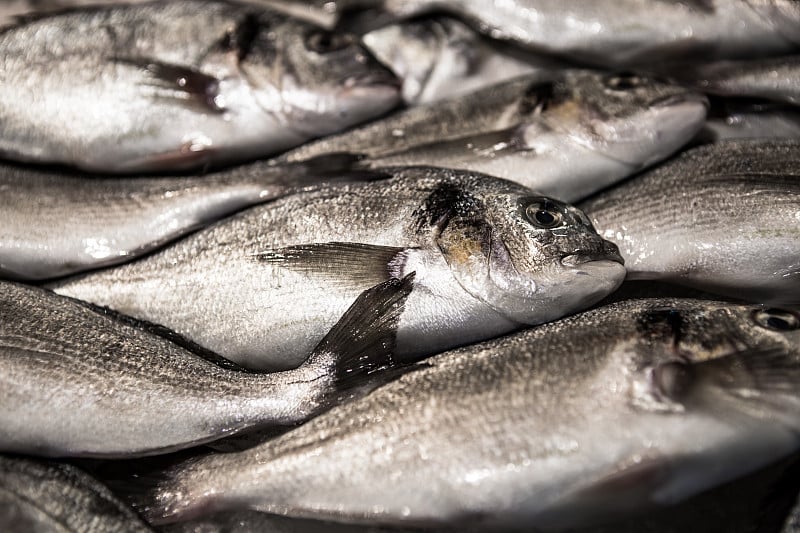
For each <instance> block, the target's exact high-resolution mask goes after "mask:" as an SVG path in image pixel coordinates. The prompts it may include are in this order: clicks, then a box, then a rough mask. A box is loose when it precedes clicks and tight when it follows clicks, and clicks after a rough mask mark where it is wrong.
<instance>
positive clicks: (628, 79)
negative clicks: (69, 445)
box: [605, 72, 643, 91]
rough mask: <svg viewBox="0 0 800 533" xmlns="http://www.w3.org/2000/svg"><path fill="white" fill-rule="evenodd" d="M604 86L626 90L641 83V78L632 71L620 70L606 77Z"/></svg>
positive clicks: (616, 89)
mask: <svg viewBox="0 0 800 533" xmlns="http://www.w3.org/2000/svg"><path fill="white" fill-rule="evenodd" d="M605 81H606V87H608V88H609V89H613V90H615V91H628V90H630V89H635V88H637V87H639V86H640V85H642V82H643V79H642V78H641V77H640V76H638V75H636V74H634V73H633V72H620V73H619V74H615V75H612V76H609V77H607V78H606V80H605Z"/></svg>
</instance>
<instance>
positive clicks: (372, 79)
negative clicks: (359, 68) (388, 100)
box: [345, 70, 403, 92]
mask: <svg viewBox="0 0 800 533" xmlns="http://www.w3.org/2000/svg"><path fill="white" fill-rule="evenodd" d="M345 86H346V87H387V88H390V89H394V90H397V91H398V92H399V91H400V90H401V89H402V88H403V80H401V79H400V78H398V77H397V76H395V75H394V74H392V72H391V71H389V70H386V71H378V72H371V73H369V74H365V75H364V76H359V77H353V78H348V79H347V80H345Z"/></svg>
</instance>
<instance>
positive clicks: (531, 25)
mask: <svg viewBox="0 0 800 533" xmlns="http://www.w3.org/2000/svg"><path fill="white" fill-rule="evenodd" d="M283 1H284V2H291V1H292V0H283ZM294 3H296V4H301V5H305V6H306V9H307V10H313V11H315V12H317V13H319V17H320V19H325V20H336V19H338V20H339V22H340V23H343V24H346V23H347V22H348V19H349V18H350V15H351V12H358V11H359V10H362V9H365V8H369V9H372V10H373V11H374V13H370V14H369V16H363V15H362V16H361V17H360V18H359V24H360V25H363V24H364V23H367V24H368V23H369V21H370V20H371V19H372V20H375V21H377V23H378V24H385V23H386V18H387V17H386V16H380V13H385V14H386V15H388V17H390V18H394V19H395V20H397V19H402V18H408V17H413V16H417V15H422V14H427V13H431V12H439V13H441V12H444V13H447V14H452V15H455V16H458V17H459V18H461V19H463V20H465V21H467V22H469V23H470V24H471V25H472V26H473V27H474V28H475V29H477V30H479V31H482V32H484V33H486V34H487V35H489V36H490V37H492V38H494V39H501V40H510V41H513V42H515V43H516V44H518V45H520V46H523V47H527V48H529V49H531V50H533V51H535V52H539V53H541V52H545V53H549V54H554V55H560V56H564V57H568V58H572V59H576V60H580V61H584V62H588V63H592V64H596V65H602V66H613V67H620V66H626V67H627V66H632V65H642V66H646V65H647V66H650V65H652V64H653V62H654V61H662V60H665V59H674V58H692V57H696V56H697V55H702V56H703V57H704V58H706V59H708V58H733V57H741V56H744V57H755V56H763V55H768V54H780V53H788V52H791V51H793V50H796V49H797V47H798V45H799V44H800V6H798V4H797V2H795V1H794V0H686V1H675V0H592V1H590V2H589V1H586V0H502V1H501V0H294ZM734 28H735V31H734V30H733V29H734Z"/></svg>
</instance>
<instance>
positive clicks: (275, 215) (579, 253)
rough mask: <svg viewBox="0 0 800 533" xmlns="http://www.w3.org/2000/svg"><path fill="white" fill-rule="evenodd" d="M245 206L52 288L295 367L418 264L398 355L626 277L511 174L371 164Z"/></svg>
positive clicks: (566, 213)
mask: <svg viewBox="0 0 800 533" xmlns="http://www.w3.org/2000/svg"><path fill="white" fill-rule="evenodd" d="M381 174H382V175H383V176H385V177H386V179H385V180H382V181H380V182H377V181H375V182H361V183H358V182H356V183H352V184H335V185H330V186H329V187H322V188H319V189H315V190H313V191H308V192H301V193H297V194H293V195H290V196H287V197H284V198H282V199H278V200H276V201H274V202H271V203H269V204H264V205H260V206H256V207H253V208H250V209H248V210H246V211H243V212H241V213H239V214H237V215H234V216H232V217H230V218H228V219H225V220H222V221H220V222H218V223H217V224H215V225H214V226H211V227H210V228H207V229H205V230H203V231H200V232H198V233H195V234H193V235H191V236H189V237H187V238H185V239H183V240H181V241H179V242H177V243H175V244H173V245H171V246H169V247H167V248H164V249H162V250H161V251H159V252H157V253H155V254H152V255H149V256H147V257H144V258H142V259H140V260H138V261H135V262H133V263H128V264H124V265H120V266H117V267H114V268H109V269H105V270H100V271H96V272H92V273H88V274H85V275H81V276H77V277H75V278H69V279H66V280H63V281H60V282H56V283H53V284H51V285H50V286H51V287H52V288H53V289H54V290H55V291H56V292H58V293H60V294H63V295H67V296H71V297H74V298H79V299H81V300H85V301H89V302H92V303H94V304H97V305H102V306H107V307H110V308H112V309H114V310H116V311H119V312H121V313H124V314H127V315H130V316H133V317H136V318H139V319H143V320H147V321H150V322H155V323H157V324H161V325H163V326H166V327H168V328H170V329H172V330H175V331H176V332H178V333H180V334H182V335H185V336H186V337H188V338H189V339H191V340H192V341H194V342H196V343H197V344H199V345H201V346H203V347H205V348H208V349H210V350H212V351H214V352H216V353H218V354H220V355H222V356H223V357H226V358H228V359H230V360H232V361H235V362H237V363H239V364H240V365H242V366H245V367H248V368H254V369H264V370H276V369H286V368H293V367H295V366H297V365H299V364H300V363H301V362H302V361H303V360H305V358H306V357H307V356H308V353H309V352H310V351H311V350H312V349H313V347H314V346H315V345H316V344H317V343H318V342H319V341H320V339H322V337H323V336H324V335H325V333H326V332H327V331H328V330H329V329H330V328H331V327H332V326H333V325H334V322H335V317H338V316H341V315H342V313H344V311H345V310H346V309H347V307H348V306H349V305H350V303H351V302H352V301H353V299H354V298H355V297H356V296H358V294H360V293H361V292H362V291H363V290H365V289H367V288H369V287H371V286H373V285H376V284H377V283H380V282H382V281H385V280H386V279H389V278H391V277H403V276H405V275H407V274H410V273H411V272H416V277H415V279H414V291H413V292H412V294H411V296H410V297H409V300H408V303H407V305H406V306H405V311H404V312H403V314H402V316H401V319H400V326H399V331H398V339H397V348H396V350H397V352H396V354H397V356H398V357H400V358H404V359H405V358H417V357H422V356H426V355H430V354H431V353H435V352H437V351H441V350H443V349H446V348H450V347H452V346H455V345H460V344H465V343H469V342H473V341H477V340H482V339H485V338H489V337H494V336H496V335H499V334H502V333H505V332H508V331H511V330H513V329H516V328H518V327H520V326H521V325H523V324H538V323H541V322H545V321H548V320H554V319H556V318H559V317H561V316H563V315H564V314H567V313H570V312H574V311H576V310H578V309H582V308H585V307H587V306H590V305H592V304H593V303H595V302H597V301H599V300H600V299H601V298H603V297H604V296H605V295H607V294H608V293H610V292H612V291H613V290H614V289H616V288H617V286H618V285H619V284H620V283H621V282H622V279H623V278H624V277H625V268H624V267H623V266H622V264H621V260H620V258H619V255H618V252H617V250H616V247H615V246H614V245H611V244H610V243H608V242H606V241H604V240H603V239H601V238H600V237H599V236H598V235H597V234H596V233H595V231H594V228H592V226H591V225H590V224H589V222H588V219H587V218H586V217H585V215H584V214H583V213H581V212H580V211H578V210H577V209H575V208H574V207H572V206H569V205H567V204H564V203H562V202H559V201H557V200H553V199H551V198H547V197H544V196H541V195H540V194H538V193H536V192H533V191H531V190H529V189H527V188H525V187H522V186H521V185H517V184H515V183H512V182H509V181H505V180H501V179H498V178H493V177H491V176H487V175H484V174H477V173H469V172H460V171H456V170H447V169H434V168H424V167H419V168H402V169H384V170H382V171H381Z"/></svg>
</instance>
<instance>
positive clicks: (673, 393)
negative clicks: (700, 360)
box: [653, 361, 692, 399]
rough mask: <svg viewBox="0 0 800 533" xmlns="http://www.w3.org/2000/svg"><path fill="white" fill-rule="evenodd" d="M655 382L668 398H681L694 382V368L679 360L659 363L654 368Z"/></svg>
mask: <svg viewBox="0 0 800 533" xmlns="http://www.w3.org/2000/svg"><path fill="white" fill-rule="evenodd" d="M653 383H654V384H655V386H656V387H657V388H658V391H659V393H661V394H663V395H664V396H666V397H668V398H672V399H679V398H680V397H682V396H683V395H684V394H685V393H686V391H687V390H688V389H689V386H690V385H691V383H692V368H691V366H690V365H688V364H686V363H682V362H679V361H671V362H669V363H664V364H661V365H658V366H657V367H656V368H655V369H653Z"/></svg>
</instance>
